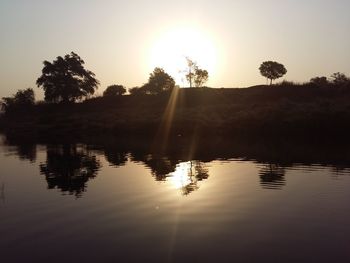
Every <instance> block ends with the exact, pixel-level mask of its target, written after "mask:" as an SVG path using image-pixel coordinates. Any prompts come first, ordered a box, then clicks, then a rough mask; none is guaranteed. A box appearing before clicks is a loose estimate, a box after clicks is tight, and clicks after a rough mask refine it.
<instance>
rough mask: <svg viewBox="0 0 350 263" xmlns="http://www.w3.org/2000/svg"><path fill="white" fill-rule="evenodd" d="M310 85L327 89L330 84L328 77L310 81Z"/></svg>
mask: <svg viewBox="0 0 350 263" xmlns="http://www.w3.org/2000/svg"><path fill="white" fill-rule="evenodd" d="M310 83H311V84H314V85H316V86H318V87H325V86H327V85H328V84H329V81H328V79H327V77H315V78H312V79H310Z"/></svg>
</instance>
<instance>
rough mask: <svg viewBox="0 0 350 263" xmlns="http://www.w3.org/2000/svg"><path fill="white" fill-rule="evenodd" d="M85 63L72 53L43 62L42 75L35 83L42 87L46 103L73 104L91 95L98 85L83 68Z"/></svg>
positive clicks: (91, 73)
mask: <svg viewBox="0 0 350 263" xmlns="http://www.w3.org/2000/svg"><path fill="white" fill-rule="evenodd" d="M84 64H85V62H84V61H83V60H82V59H81V58H80V57H79V56H78V55H77V54H75V53H74V52H71V53H70V54H67V55H65V56H64V57H61V56H59V57H57V58H56V60H54V61H53V62H52V63H50V62H48V61H44V68H43V69H42V75H41V76H40V77H39V78H38V80H37V81H36V83H37V85H38V87H43V89H44V92H45V101H47V102H74V101H76V100H78V99H82V98H83V97H86V96H88V95H92V94H94V92H95V89H97V86H98V85H99V82H98V80H97V79H96V78H95V74H94V73H93V72H91V71H89V70H86V69H85V68H84Z"/></svg>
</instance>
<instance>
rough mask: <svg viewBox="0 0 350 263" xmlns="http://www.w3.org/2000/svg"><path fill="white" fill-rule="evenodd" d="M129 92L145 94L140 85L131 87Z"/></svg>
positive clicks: (131, 93)
mask: <svg viewBox="0 0 350 263" xmlns="http://www.w3.org/2000/svg"><path fill="white" fill-rule="evenodd" d="M129 93H130V95H140V94H144V93H143V92H142V90H141V88H140V87H133V88H130V89H129Z"/></svg>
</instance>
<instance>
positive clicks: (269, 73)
mask: <svg viewBox="0 0 350 263" xmlns="http://www.w3.org/2000/svg"><path fill="white" fill-rule="evenodd" d="M259 70H260V73H261V75H262V76H264V77H266V78H267V79H269V80H270V85H272V81H273V80H275V79H278V78H280V77H282V76H283V75H285V74H286V73H287V70H286V68H285V67H284V66H283V65H282V64H280V63H278V62H275V61H265V62H263V63H262V64H261V65H260V68H259Z"/></svg>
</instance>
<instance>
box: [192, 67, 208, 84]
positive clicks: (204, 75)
mask: <svg viewBox="0 0 350 263" xmlns="http://www.w3.org/2000/svg"><path fill="white" fill-rule="evenodd" d="M194 76H195V78H194V85H195V86H196V88H200V87H202V86H203V84H204V83H205V82H207V81H208V78H209V74H208V71H206V70H204V69H200V68H197V69H196V70H195V73H194Z"/></svg>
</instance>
